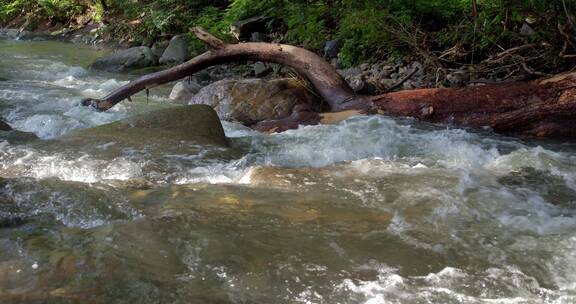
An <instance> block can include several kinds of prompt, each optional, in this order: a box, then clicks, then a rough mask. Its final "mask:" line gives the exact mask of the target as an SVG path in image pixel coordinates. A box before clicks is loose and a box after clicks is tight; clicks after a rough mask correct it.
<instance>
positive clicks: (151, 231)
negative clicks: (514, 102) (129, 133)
mask: <svg viewBox="0 0 576 304" xmlns="http://www.w3.org/2000/svg"><path fill="white" fill-rule="evenodd" d="M98 55H101V54H100V52H99V51H97V50H94V49H92V48H89V47H85V46H79V45H73V44H66V43H60V42H48V41H32V42H31V41H12V40H1V39H0V116H1V117H2V118H3V119H4V120H5V121H7V122H8V123H9V124H11V125H12V126H13V127H14V128H15V129H16V130H18V131H23V132H30V133H33V134H35V136H37V137H38V139H36V138H35V137H34V136H30V135H27V134H26V133H19V132H16V133H15V132H11V133H10V134H9V132H2V131H0V303H44V302H49V303H370V304H376V303H575V302H576V146H575V145H574V144H573V143H565V142H550V141H548V142H539V141H523V140H520V139H514V138H506V137H501V136H497V135H494V134H492V133H490V132H489V130H486V131H482V132H478V131H470V130H462V129H454V128H448V127H445V126H435V125H429V124H421V123H417V122H414V121H411V120H406V119H391V118H386V117H375V116H371V117H368V116H366V117H355V118H351V119H348V120H346V121H344V122H341V123H339V124H337V125H329V126H328V125H325V126H310V127H302V128H300V129H298V130H293V131H288V132H285V133H282V134H273V135H268V134H259V133H256V132H253V131H251V130H249V129H246V128H244V127H242V126H240V125H237V124H234V123H228V122H224V128H225V131H226V134H227V136H228V137H230V138H231V141H232V147H231V148H226V149H225V148H218V147H211V146H193V147H189V148H190V151H191V152H190V153H182V150H181V149H179V150H178V149H174V148H173V147H170V146H154V147H146V148H135V147H131V146H129V145H127V144H126V143H123V142H110V143H106V144H90V143H85V142H84V143H83V144H81V145H80V144H78V145H75V144H74V143H69V144H65V143H62V142H60V141H59V138H61V137H62V136H65V135H67V134H70V133H71V132H73V131H76V130H80V129H85V128H90V127H94V126H98V125H102V124H105V123H109V122H113V121H116V120H120V119H122V118H126V117H128V116H130V115H134V114H136V113H140V112H143V111H151V110H154V109H159V108H165V107H170V106H171V105H170V104H169V103H168V102H167V99H166V96H167V95H168V93H169V89H170V87H169V86H166V87H161V88H158V89H155V90H153V91H152V95H151V96H150V97H149V98H147V97H146V96H144V95H138V96H136V98H134V102H132V103H129V102H124V103H122V104H121V105H119V106H117V107H115V108H114V109H113V110H112V111H110V112H107V113H97V112H94V111H92V110H90V109H88V108H85V107H81V106H80V105H79V102H80V100H82V99H83V98H85V97H101V96H102V95H104V94H106V93H107V92H109V91H110V90H112V89H114V88H116V87H119V86H121V85H122V84H124V83H126V82H127V81H129V80H130V78H131V77H134V76H133V75H132V76H126V75H116V74H107V73H96V72H93V71H89V70H87V69H86V66H87V65H88V64H89V63H90V62H91V61H92V60H93V59H94V58H96V57H97V56H98ZM112 151H115V152H114V153H112Z"/></svg>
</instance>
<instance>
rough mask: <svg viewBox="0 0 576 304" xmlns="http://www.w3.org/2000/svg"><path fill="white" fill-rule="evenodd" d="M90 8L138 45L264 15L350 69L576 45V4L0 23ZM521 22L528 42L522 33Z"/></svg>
mask: <svg viewBox="0 0 576 304" xmlns="http://www.w3.org/2000/svg"><path fill="white" fill-rule="evenodd" d="M87 11H90V12H92V14H93V15H94V18H95V19H97V20H100V19H102V21H104V22H105V23H107V24H108V31H109V32H110V33H112V35H113V36H114V37H117V38H119V37H121V38H124V39H131V40H134V41H137V42H140V43H143V44H151V43H152V42H153V41H155V40H158V39H163V37H169V36H171V35H174V34H179V33H188V32H189V29H190V28H191V27H193V26H202V27H205V28H206V29H208V30H209V31H210V32H212V33H214V34H216V35H217V36H219V37H220V38H223V39H225V40H233V38H232V35H231V33H230V25H231V24H232V23H233V22H234V21H237V20H241V19H246V18H250V17H254V16H265V17H266V20H267V21H268V23H267V25H268V29H267V30H268V32H269V33H273V35H270V39H273V40H274V41H277V42H283V43H290V44H296V45H300V46H304V47H306V48H309V49H313V50H317V51H320V50H321V48H322V46H323V44H324V42H325V41H327V40H331V39H340V40H341V41H342V43H343V46H342V50H341V60H342V61H343V63H344V64H345V65H347V66H352V65H356V64H359V63H361V62H366V61H371V60H383V59H390V58H402V57H405V56H413V57H415V58H420V59H422V60H425V61H436V62H439V61H446V62H452V63H460V64H469V63H475V62H480V61H482V60H485V59H486V58H489V57H490V56H492V55H494V54H497V53H499V52H502V51H504V50H506V49H509V48H512V47H514V46H519V45H524V44H529V43H535V44H538V43H548V44H550V45H552V46H554V47H555V48H556V49H558V50H560V49H562V48H564V49H565V50H564V52H566V49H567V50H568V51H575V50H574V45H576V41H569V40H570V38H566V37H573V36H574V34H575V33H574V30H575V28H574V23H575V22H576V19H575V18H574V16H573V15H572V12H574V11H576V0H552V1H542V0H290V1H289V0H156V1H151V0H38V1H32V0H0V23H7V22H8V20H11V19H13V18H16V17H18V16H21V15H25V14H34V16H36V17H37V18H40V17H42V18H44V19H46V20H49V21H50V22H53V23H57V22H60V23H66V20H69V19H70V18H73V17H74V16H76V15H79V14H83V13H86V12H87ZM526 24H529V25H528V26H529V27H530V28H531V29H533V30H534V32H533V33H531V34H530V35H526V34H525V35H522V34H521V29H522V27H523V26H524V27H526V26H527V25H526ZM562 28H564V30H563V31H562V30H559V29H562ZM566 34H568V35H566ZM567 39H568V41H567ZM192 47H193V50H194V51H195V52H201V51H202V50H203V47H202V46H201V45H200V44H199V43H197V42H193V43H192Z"/></svg>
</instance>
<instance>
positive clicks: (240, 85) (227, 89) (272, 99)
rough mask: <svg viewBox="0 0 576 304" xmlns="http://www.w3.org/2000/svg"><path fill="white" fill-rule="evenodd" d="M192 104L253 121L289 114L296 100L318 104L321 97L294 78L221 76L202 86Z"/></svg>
mask: <svg viewBox="0 0 576 304" xmlns="http://www.w3.org/2000/svg"><path fill="white" fill-rule="evenodd" d="M190 104H206V105H209V106H211V107H213V108H214V109H215V110H216V112H217V113H218V115H219V116H220V118H221V119H224V120H235V121H240V122H242V123H245V124H251V123H255V122H258V121H262V120H266V119H280V118H284V117H288V116H290V114H291V113H292V108H294V106H295V105H297V104H309V105H319V104H320V102H319V98H318V97H317V96H316V95H314V94H313V93H312V92H311V91H310V90H309V89H308V88H307V87H305V86H304V85H302V82H301V81H299V80H297V79H294V78H284V79H274V80H265V79H244V80H221V81H218V82H215V83H213V84H211V85H209V86H206V87H204V88H202V89H201V90H200V92H198V93H197V94H196V95H194V97H192V99H191V100H190Z"/></svg>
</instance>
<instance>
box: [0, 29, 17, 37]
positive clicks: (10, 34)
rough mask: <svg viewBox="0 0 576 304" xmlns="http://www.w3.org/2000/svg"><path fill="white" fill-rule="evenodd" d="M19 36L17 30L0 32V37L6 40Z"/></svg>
mask: <svg viewBox="0 0 576 304" xmlns="http://www.w3.org/2000/svg"><path fill="white" fill-rule="evenodd" d="M19 35H20V31H19V30H17V29H4V30H1V31H0V36H4V37H6V38H8V39H16V38H18V36H19Z"/></svg>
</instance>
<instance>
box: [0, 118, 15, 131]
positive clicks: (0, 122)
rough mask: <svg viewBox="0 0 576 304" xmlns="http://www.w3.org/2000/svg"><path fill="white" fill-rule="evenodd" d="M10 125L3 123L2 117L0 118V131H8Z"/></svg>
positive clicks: (10, 128)
mask: <svg viewBox="0 0 576 304" xmlns="http://www.w3.org/2000/svg"><path fill="white" fill-rule="evenodd" d="M10 130H12V127H10V125H9V124H7V123H5V122H4V121H3V120H2V119H0V131H10Z"/></svg>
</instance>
